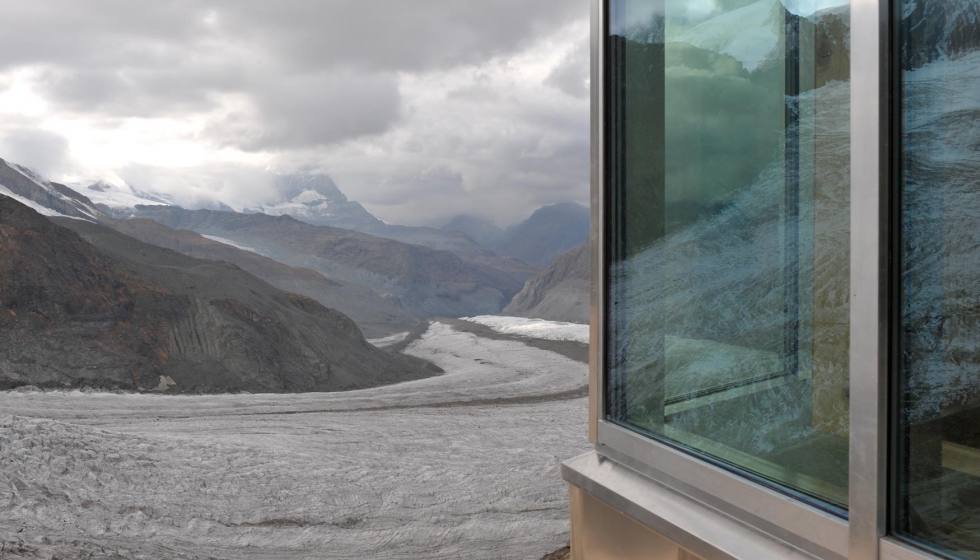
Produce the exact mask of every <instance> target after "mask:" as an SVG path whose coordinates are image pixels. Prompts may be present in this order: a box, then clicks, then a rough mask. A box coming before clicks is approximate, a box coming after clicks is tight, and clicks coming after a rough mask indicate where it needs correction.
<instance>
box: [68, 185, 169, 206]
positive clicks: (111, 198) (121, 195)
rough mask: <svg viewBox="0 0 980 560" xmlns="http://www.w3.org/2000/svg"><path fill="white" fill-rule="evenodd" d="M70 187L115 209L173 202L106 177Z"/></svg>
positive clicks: (167, 204) (165, 204)
mask: <svg viewBox="0 0 980 560" xmlns="http://www.w3.org/2000/svg"><path fill="white" fill-rule="evenodd" d="M70 188H71V189H72V190H74V191H75V192H77V193H79V194H82V195H84V196H86V197H88V198H89V200H91V201H92V202H94V203H96V204H103V205H105V206H108V207H109V208H113V209H129V208H135V207H136V206H138V205H144V206H170V205H172V204H173V203H172V201H170V200H169V199H168V198H166V197H164V196H161V195H157V194H152V193H147V192H143V191H139V190H137V189H135V188H133V187H132V186H131V185H129V184H126V183H122V184H121V185H116V184H113V183H110V182H109V181H106V180H104V179H99V180H98V181H96V182H94V183H91V184H89V185H84V184H74V185H70Z"/></svg>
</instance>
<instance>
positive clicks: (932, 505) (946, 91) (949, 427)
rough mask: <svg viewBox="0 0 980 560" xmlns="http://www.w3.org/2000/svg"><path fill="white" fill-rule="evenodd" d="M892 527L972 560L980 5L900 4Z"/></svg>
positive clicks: (977, 432) (979, 409) (979, 506)
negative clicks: (898, 293) (897, 316)
mask: <svg viewBox="0 0 980 560" xmlns="http://www.w3.org/2000/svg"><path fill="white" fill-rule="evenodd" d="M898 15H899V17H900V22H899V24H898V30H899V33H898V37H899V39H900V44H899V45H898V46H897V47H896V50H897V51H898V53H896V54H897V56H898V57H899V60H900V63H901V74H900V77H901V80H900V86H901V92H900V98H901V100H902V102H901V113H900V114H901V122H900V132H901V142H900V144H901V153H900V158H899V159H900V163H901V165H900V169H901V174H900V175H901V189H900V201H899V208H898V209H899V214H900V216H899V217H900V219H899V222H900V224H901V225H900V227H901V236H900V247H899V248H898V251H897V252H898V253H899V254H900V255H901V263H900V266H901V299H900V301H899V302H897V308H898V309H899V310H900V320H899V332H898V333H897V334H898V336H897V343H898V346H899V349H900V351H899V354H898V360H897V361H898V364H897V368H898V370H899V372H898V373H899V379H898V383H897V392H896V395H895V396H896V400H897V402H898V406H897V407H896V413H897V414H896V424H897V430H896V431H897V433H896V436H897V437H896V445H895V449H896V452H897V457H895V459H894V462H895V476H894V480H895V482H896V489H895V494H894V495H893V499H892V502H893V506H894V515H893V530H894V531H895V532H896V533H898V534H900V535H903V536H906V537H909V538H911V539H913V540H915V541H917V542H919V543H921V544H923V545H926V546H927V547H933V548H935V549H939V550H941V551H942V552H944V553H947V554H952V555H954V556H956V557H960V558H972V559H978V558H980V0H943V1H941V2H936V1H934V2H917V3H916V2H911V1H906V2H904V5H903V9H902V11H901V13H900V14H898Z"/></svg>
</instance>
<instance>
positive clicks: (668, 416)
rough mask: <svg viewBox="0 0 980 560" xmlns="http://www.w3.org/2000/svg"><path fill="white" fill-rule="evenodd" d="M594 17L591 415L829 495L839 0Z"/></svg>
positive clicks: (841, 145)
mask: <svg viewBox="0 0 980 560" xmlns="http://www.w3.org/2000/svg"><path fill="white" fill-rule="evenodd" d="M608 19H609V34H608V38H607V52H608V58H607V61H606V78H605V79H606V84H607V86H606V87H607V91H606V98H607V107H606V122H607V138H608V144H607V154H606V158H607V162H608V163H607V169H606V185H607V186H606V189H607V196H608V199H607V207H608V208H609V213H608V216H607V223H608V224H609V227H608V230H607V231H606V236H607V239H608V254H609V255H610V256H609V262H608V263H607V284H608V293H607V298H608V306H607V308H608V310H609V311H608V317H607V321H608V325H607V326H608V329H607V332H608V338H607V341H606V342H607V349H608V356H607V358H608V360H607V363H608V371H607V380H606V386H607V399H606V402H607V403H608V404H607V411H606V412H607V418H608V419H609V420H611V421H613V422H616V423H619V424H621V425H624V426H626V427H628V428H630V429H633V430H636V431H639V432H642V433H644V434H647V435H649V436H653V437H656V438H659V439H662V440H666V441H668V442H670V443H672V444H675V445H677V446H680V447H682V448H684V449H686V450H689V451H691V452H695V453H697V454H699V455H701V456H703V457H707V458H709V459H710V460H712V461H716V462H718V463H720V464H722V465H725V466H727V467H730V468H734V469H736V470H737V471H738V472H740V473H743V474H745V475H748V476H752V477H757V478H759V479H762V480H765V481H768V482H772V483H776V484H777V485H779V486H780V487H782V488H785V489H788V490H791V491H793V492H795V493H798V494H802V495H803V496H806V497H809V498H814V499H816V500H817V501H819V502H820V503H823V504H827V505H829V506H831V507H835V508H846V505H847V478H848V477H847V452H848V444H847V435H848V393H847V384H848V347H847V344H848V293H849V291H848V281H849V246H850V241H849V237H848V232H849V186H850V185H849V150H850V145H849V127H850V122H849V96H850V92H849V85H848V80H849V77H850V63H849V58H850V57H849V51H848V49H849V6H848V3H847V2H846V1H842V0H820V1H817V0H813V1H800V2H793V3H791V4H790V3H784V2H780V1H779V0H714V1H708V2H704V1H697V0H659V1H658V0H610V3H609V18H608Z"/></svg>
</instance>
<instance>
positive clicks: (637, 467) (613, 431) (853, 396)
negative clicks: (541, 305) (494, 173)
mask: <svg viewBox="0 0 980 560" xmlns="http://www.w3.org/2000/svg"><path fill="white" fill-rule="evenodd" d="M609 1H610V0H591V3H592V32H591V34H592V40H591V166H590V172H591V213H592V214H591V218H592V225H591V240H590V243H591V250H592V253H591V277H592V280H591V287H590V295H591V304H590V313H589V317H590V325H591V327H590V356H589V441H590V442H591V443H592V444H594V445H595V450H596V452H597V453H598V454H599V455H600V456H603V457H607V458H609V459H612V460H613V461H615V462H617V463H619V464H622V465H625V466H626V467H629V468H630V469H632V470H634V471H637V472H639V473H641V474H643V475H645V476H646V477H647V478H650V479H652V480H653V481H655V482H656V483H659V484H661V485H663V486H666V487H668V488H670V489H672V490H674V491H677V492H680V493H681V494H683V495H686V496H688V497H689V498H691V499H693V500H696V501H698V502H700V503H703V504H706V505H708V506H710V507H712V508H714V509H716V510H718V511H720V512H722V513H724V514H727V515H729V516H731V517H733V518H735V519H736V520H738V521H741V522H742V523H744V524H746V525H748V526H749V527H752V528H754V529H757V530H759V531H761V532H762V533H765V534H767V535H770V536H772V537H774V538H776V539H779V540H782V541H784V542H787V543H789V544H791V545H793V546H796V547H797V548H799V549H801V550H803V551H804V552H807V553H810V554H812V555H814V556H816V557H818V558H828V559H840V558H850V559H853V560H879V559H885V560H913V559H918V560H922V559H938V558H941V557H940V556H935V555H934V554H931V553H929V552H927V551H925V550H923V549H920V548H917V547H916V546H915V545H913V544H910V543H908V542H905V541H902V540H901V539H899V538H893V537H890V536H888V534H887V529H888V524H887V521H888V509H887V505H888V497H889V494H890V488H889V486H888V479H889V460H890V459H889V454H888V451H889V437H890V432H889V430H890V426H889V409H888V406H889V400H890V399H889V395H890V390H891V387H890V379H892V378H893V376H892V372H893V368H894V364H895V363H896V362H895V359H894V356H893V351H894V348H895V347H896V345H895V344H894V335H895V328H894V327H895V325H896V324H897V323H896V322H895V312H896V306H895V305H894V303H893V301H894V300H893V294H894V293H895V289H896V288H895V286H893V285H892V282H893V279H894V278H895V277H896V276H895V265H894V262H893V261H894V259H893V255H895V254H896V253H894V251H895V243H894V241H895V239H894V238H895V235H893V229H894V224H897V223H898V222H897V221H896V216H895V214H894V212H895V201H894V200H892V196H891V189H890V188H889V187H890V186H891V185H892V184H893V183H894V179H895V178H896V177H897V175H896V170H895V168H894V165H895V162H896V161H897V151H896V148H897V147H898V145H899V144H898V137H897V131H898V126H897V121H896V116H895V114H894V113H895V111H896V110H898V108H899V105H898V103H897V101H899V99H898V98H897V95H898V92H897V89H896V88H895V87H894V80H895V77H896V76H899V75H900V74H899V73H898V72H897V71H896V69H895V66H894V65H895V63H896V60H895V59H897V57H896V56H894V54H893V53H895V52H898V51H895V50H894V49H895V48H896V46H897V43H896V41H897V40H898V39H897V38H896V37H895V35H896V33H895V30H896V29H897V25H896V21H895V18H896V17H897V14H898V13H899V11H898V8H899V4H898V0H851V208H850V215H851V230H850V238H851V254H850V264H851V272H850V274H851V277H850V281H851V287H850V291H851V302H850V356H849V364H850V382H849V385H850V412H849V414H850V435H849V473H848V475H849V490H848V491H849V508H848V509H849V511H848V515H847V516H846V517H841V516H840V515H838V514H835V513H833V512H831V511H829V510H824V509H822V508H820V507H818V506H817V505H815V504H812V503H808V502H806V501H803V500H800V499H798V498H796V497H795V496H794V495H793V494H791V493H790V492H788V491H783V490H781V489H779V488H778V487H777V486H776V485H771V484H767V483H761V482H758V481H754V480H752V479H750V478H747V477H745V476H743V475H740V474H737V473H735V472H733V471H732V470H731V469H728V468H723V467H721V466H719V465H718V464H715V463H713V462H712V461H710V460H709V459H706V458H703V457H699V456H697V455H694V454H692V453H690V452H688V451H684V450H681V449H679V448H676V447H674V446H672V445H670V444H668V443H665V442H662V441H659V440H655V439H652V438H649V437H647V436H643V435H640V434H639V433H636V432H633V431H630V430H628V429H625V428H623V427H621V426H619V425H617V424H614V423H612V422H609V421H607V420H606V419H605V410H606V408H605V402H604V401H605V373H606V363H605V362H606V353H605V351H606V343H605V337H606V284H607V283H606V271H607V267H606V266H605V263H606V255H607V253H608V251H607V246H606V243H607V240H606V235H605V232H606V221H607V220H606V211H607V203H606V200H607V193H606V190H605V184H604V183H605V176H606V164H605V148H606V145H605V142H606V138H605V137H606V122H605V110H606V107H605V86H606V84H605V70H606V66H607V64H606V52H605V44H606V38H607V35H608V25H607V14H608V6H609Z"/></svg>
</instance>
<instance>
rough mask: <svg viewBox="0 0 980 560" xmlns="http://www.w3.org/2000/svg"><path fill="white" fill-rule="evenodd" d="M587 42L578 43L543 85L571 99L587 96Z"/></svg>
mask: <svg viewBox="0 0 980 560" xmlns="http://www.w3.org/2000/svg"><path fill="white" fill-rule="evenodd" d="M588 79H589V42H588V41H582V42H580V43H579V44H578V45H577V46H576V47H575V49H574V50H572V52H570V53H568V54H567V55H565V58H563V59H562V61H561V63H560V64H559V65H558V66H557V67H556V68H555V69H554V70H553V71H552V72H551V74H550V75H548V77H547V78H546V79H545V81H544V83H545V84H547V85H549V86H552V87H555V88H557V89H558V90H560V91H563V92H565V93H567V94H568V95H571V96H573V97H586V96H587V95H589V86H588Z"/></svg>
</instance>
